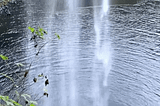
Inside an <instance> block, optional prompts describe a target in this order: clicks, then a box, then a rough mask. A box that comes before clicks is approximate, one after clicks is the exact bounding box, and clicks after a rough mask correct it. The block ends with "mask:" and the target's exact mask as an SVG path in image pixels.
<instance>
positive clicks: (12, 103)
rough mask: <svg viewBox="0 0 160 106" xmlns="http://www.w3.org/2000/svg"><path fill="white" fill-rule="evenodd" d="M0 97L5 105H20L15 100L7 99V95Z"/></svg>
mask: <svg viewBox="0 0 160 106" xmlns="http://www.w3.org/2000/svg"><path fill="white" fill-rule="evenodd" d="M0 99H1V100H3V101H4V102H5V103H6V105H7V106H22V105H20V104H19V103H17V102H16V101H14V100H12V99H9V97H8V96H2V95H0Z"/></svg>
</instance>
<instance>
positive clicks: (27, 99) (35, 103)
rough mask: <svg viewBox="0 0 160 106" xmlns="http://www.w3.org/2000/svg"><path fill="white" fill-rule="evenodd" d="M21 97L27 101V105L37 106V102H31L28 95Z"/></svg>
mask: <svg viewBox="0 0 160 106" xmlns="http://www.w3.org/2000/svg"><path fill="white" fill-rule="evenodd" d="M21 96H22V97H23V98H24V99H25V101H26V103H27V104H28V105H29V106H35V105H37V102H36V101H31V100H29V99H30V98H31V96H30V95H28V94H22V95H21Z"/></svg>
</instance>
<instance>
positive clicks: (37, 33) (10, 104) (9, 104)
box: [0, 26, 60, 106]
mask: <svg viewBox="0 0 160 106" xmlns="http://www.w3.org/2000/svg"><path fill="white" fill-rule="evenodd" d="M28 29H29V30H30V31H31V33H32V34H33V36H32V38H31V40H32V39H34V41H36V38H41V39H44V34H47V31H45V30H44V29H43V28H40V27H38V28H37V29H35V28H32V27H30V26H29V27H28ZM55 35H56V36H57V38H58V39H60V36H59V35H58V34H57V33H55ZM36 43H37V42H36ZM47 43H48V42H47ZM47 43H45V44H44V45H42V46H41V47H40V49H39V50H38V52H37V53H36V55H38V54H39V52H40V50H41V49H42V48H43V47H44V46H45V45H46V44H47ZM36 46H37V44H36V45H35V46H34V47H36ZM0 58H1V59H2V60H4V61H5V62H6V64H8V63H7V60H8V57H7V56H4V55H2V54H0ZM15 64H16V65H17V66H18V67H19V68H20V69H21V67H23V66H24V65H23V64H22V63H15ZM31 64H32V63H31ZM31 64H30V66H29V69H28V70H25V73H24V77H26V76H27V74H28V73H29V71H30V67H31ZM8 66H9V64H8ZM9 68H10V69H12V68H11V67H10V66H9ZM15 74H16V73H15ZM0 75H3V76H5V77H7V78H9V79H10V80H11V81H12V82H13V83H14V86H16V87H17V85H16V84H15V82H14V80H13V79H12V78H11V77H9V76H7V75H6V74H4V73H0ZM16 75H17V74H16ZM18 77H19V76H18ZM38 77H39V78H40V77H41V78H45V79H46V80H45V86H47V85H48V84H49V80H48V79H47V76H44V75H43V73H42V74H40V75H38ZM33 81H34V82H37V78H34V79H33ZM15 93H16V96H17V99H18V101H19V100H21V99H22V98H24V100H25V103H26V106H36V105H37V102H36V101H31V100H30V99H31V96H30V95H28V94H19V93H18V92H17V91H15ZM48 95H49V94H48V93H47V90H46V89H44V93H43V96H47V97H48ZM0 100H2V101H4V102H5V103H6V105H5V106H22V105H21V104H19V103H18V102H16V101H14V100H12V99H9V96H2V95H0ZM0 106H1V104H0Z"/></svg>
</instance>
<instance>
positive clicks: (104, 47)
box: [94, 0, 111, 106]
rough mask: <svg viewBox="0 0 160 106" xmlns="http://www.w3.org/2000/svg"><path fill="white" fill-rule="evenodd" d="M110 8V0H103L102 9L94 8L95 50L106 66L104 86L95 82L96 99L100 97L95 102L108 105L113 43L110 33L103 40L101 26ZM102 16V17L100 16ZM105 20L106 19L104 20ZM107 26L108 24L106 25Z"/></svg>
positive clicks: (102, 105)
mask: <svg viewBox="0 0 160 106" xmlns="http://www.w3.org/2000/svg"><path fill="white" fill-rule="evenodd" d="M108 8H109V4H108V0H103V2H102V9H100V10H99V9H98V8H94V29H95V33H96V51H95V56H96V58H97V59H98V60H100V61H101V62H102V64H103V67H104V78H103V82H102V83H103V84H102V88H100V87H99V86H98V85H99V81H97V83H95V85H94V90H95V94H94V96H95V101H96V99H97V98H98V99H99V100H98V103H97V102H96V103H95V106H97V105H98V106H107V105H108V102H107V101H108V98H109V91H108V90H107V89H108V88H107V86H108V84H107V79H108V75H109V72H110V69H111V44H110V41H109V35H108V33H107V34H106V33H105V36H107V37H108V40H107V41H105V42H104V41H103V38H102V35H101V33H102V31H101V30H100V29H102V28H101V26H103V24H104V23H101V21H102V20H103V18H105V17H107V11H108ZM99 16H101V17H99ZM103 22H104V21H103ZM106 24H108V22H107V21H106ZM105 27H107V26H105ZM96 78H97V80H99V78H98V76H97V77H96ZM101 92H103V93H104V95H101Z"/></svg>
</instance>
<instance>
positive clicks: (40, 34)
mask: <svg viewBox="0 0 160 106" xmlns="http://www.w3.org/2000/svg"><path fill="white" fill-rule="evenodd" d="M28 29H29V30H30V31H31V32H32V34H33V37H32V39H35V38H36V37H39V38H41V39H44V34H47V31H45V30H44V29H43V28H40V27H38V29H35V28H32V27H30V26H29V27H28Z"/></svg>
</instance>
